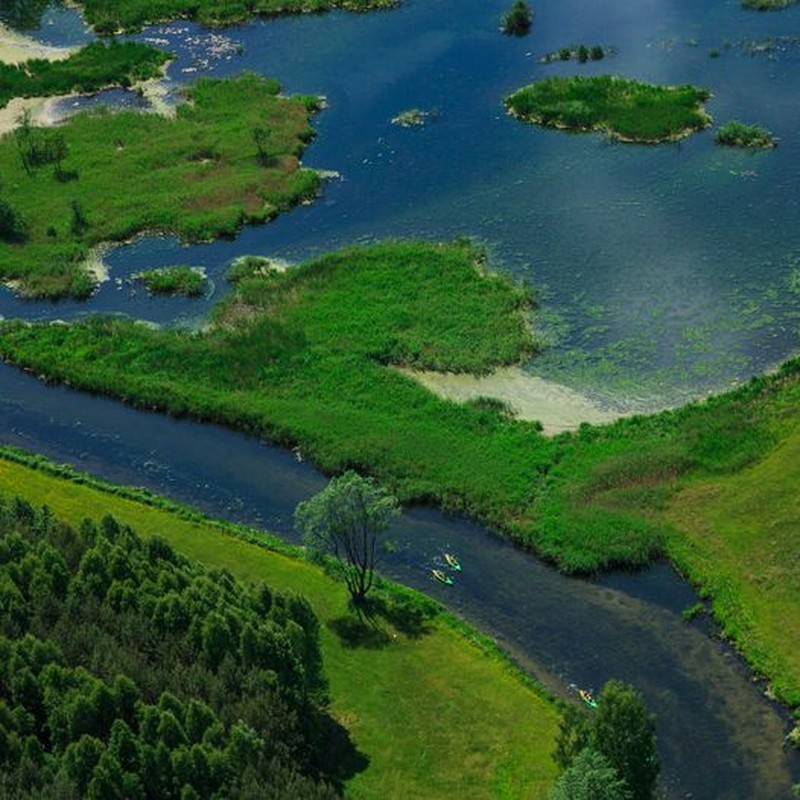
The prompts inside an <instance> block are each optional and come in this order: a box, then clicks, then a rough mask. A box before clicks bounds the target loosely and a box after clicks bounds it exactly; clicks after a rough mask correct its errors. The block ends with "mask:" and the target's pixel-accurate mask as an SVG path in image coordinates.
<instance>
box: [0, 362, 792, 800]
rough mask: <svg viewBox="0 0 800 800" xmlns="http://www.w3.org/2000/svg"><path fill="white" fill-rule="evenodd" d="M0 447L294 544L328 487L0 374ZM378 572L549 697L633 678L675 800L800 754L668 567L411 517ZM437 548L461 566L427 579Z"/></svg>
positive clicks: (759, 773) (261, 457) (762, 791)
mask: <svg viewBox="0 0 800 800" xmlns="http://www.w3.org/2000/svg"><path fill="white" fill-rule="evenodd" d="M0 387H2V394H1V395H0V420H2V425H0V442H2V443H3V444H13V445H16V446H20V447H24V448H26V449H28V450H31V451H34V452H37V453H42V454H44V455H47V456H49V457H50V458H53V459H55V460H57V461H60V462H64V463H69V464H72V465H74V466H75V467H77V468H79V469H82V470H86V471H88V472H91V473H93V474H95V475H99V476H101V477H103V478H106V479H108V480H112V481H117V482H120V483H125V484H130V485H136V486H145V487H147V488H149V489H151V490H153V491H155V492H159V493H162V494H165V495H168V496H170V497H172V498H175V499H176V500H179V501H182V502H185V503H188V504H191V505H193V506H197V507H198V508H200V509H202V510H203V511H205V512H207V513H209V514H211V515H213V516H218V517H224V518H226V519H229V520H232V521H236V522H242V523H246V524H252V525H258V526H261V527H265V528H268V529H269V530H272V531H274V532H276V533H278V534H280V535H282V536H285V537H286V538H288V539H290V540H291V539H293V537H294V533H293V531H292V514H293V511H294V508H295V505H296V504H297V503H298V502H299V501H301V500H304V499H307V498H308V497H310V496H311V495H312V494H314V493H315V492H316V491H318V490H319V489H320V488H322V486H324V484H325V480H326V479H325V478H324V476H322V475H321V474H319V473H318V472H317V471H316V470H315V469H314V468H313V467H312V466H310V465H308V464H305V463H303V462H300V461H298V459H297V457H296V456H295V454H294V453H292V452H291V451H288V450H284V449H280V448H274V447H270V446H267V445H265V444H264V443H263V442H260V441H258V440H255V439H252V438H249V437H246V436H243V435H241V434H238V433H235V432H233V431H229V430H225V429H221V428H217V427H214V426H210V425H201V424H198V423H194V422H190V421H186V420H174V419H170V418H167V417H164V416H160V415H157V414H152V413H147V412H142V411H136V410H134V409H131V408H128V407H126V406H124V405H123V404H121V403H118V402H115V401H112V400H108V399H106V398H101V397H94V396H91V395H88V394H84V393H80V392H76V391H74V390H71V389H69V388H67V387H59V386H56V387H45V386H43V385H42V384H41V383H40V382H39V381H38V380H37V379H36V378H34V377H33V376H31V375H28V374H26V373H23V372H20V371H17V370H15V369H13V368H11V367H9V366H7V365H2V366H0ZM393 537H394V539H395V540H396V542H397V544H398V548H397V551H396V553H394V555H393V556H392V557H391V559H390V560H389V561H388V562H387V564H386V566H385V572H386V574H387V575H389V576H390V577H392V578H395V579H397V580H399V581H401V582H403V583H405V584H407V585H409V586H413V587H415V588H418V589H421V590H423V591H426V592H428V593H430V594H432V595H433V596H436V597H437V598H439V599H441V600H442V601H443V602H444V603H446V604H447V605H448V606H449V607H450V608H451V609H453V610H454V611H455V612H456V613H458V614H460V615H461V616H462V617H464V618H465V619H466V620H468V621H469V622H471V623H472V624H474V625H475V626H476V627H477V628H479V629H480V630H482V631H483V632H485V633H487V634H489V635H490V636H493V637H495V638H496V639H497V641H498V643H499V644H500V645H501V646H502V647H504V648H505V649H506V650H508V651H509V652H510V653H511V654H512V655H513V656H514V657H515V658H516V659H517V660H518V661H519V663H520V664H521V665H522V666H524V667H525V668H526V669H529V670H530V671H531V672H532V673H533V674H534V675H536V677H537V678H539V680H541V681H542V682H543V683H544V684H545V685H546V686H548V688H550V689H551V690H552V691H553V692H554V693H556V694H559V695H562V696H564V695H567V694H569V690H568V686H569V684H571V683H575V684H578V685H580V686H584V687H593V688H595V689H599V688H600V687H601V686H602V685H603V683H605V681H607V680H609V679H610V678H619V679H622V680H625V681H628V682H630V683H631V684H633V685H634V686H635V687H636V688H637V689H638V690H639V691H641V692H642V694H643V695H644V697H645V698H646V701H647V703H648V705H649V707H650V708H651V709H652V710H653V711H654V712H655V713H656V714H657V716H658V737H659V750H660V754H661V758H662V762H663V767H664V775H663V783H664V787H665V789H666V792H667V796H668V797H670V798H680V797H694V798H710V799H711V798H713V800H752V798H759V800H782V798H787V797H788V796H789V792H790V787H791V785H792V783H793V782H794V781H797V780H800V758H798V755H797V753H795V752H788V751H785V750H784V749H783V748H782V747H781V742H782V738H783V736H784V735H785V733H786V732H787V720H786V718H785V715H784V714H782V713H781V710H780V709H779V708H778V707H777V706H776V705H775V704H773V703H771V702H770V701H768V700H767V699H766V698H765V697H764V696H763V692H762V689H761V687H759V685H758V684H756V683H754V682H753V681H752V680H751V677H750V675H749V673H748V671H747V670H746V669H745V668H744V666H743V664H742V663H741V661H740V660H739V659H738V658H737V657H736V656H735V655H734V654H733V653H732V652H731V650H730V649H729V648H728V647H727V646H725V645H724V644H722V643H720V642H719V641H718V640H716V639H714V638H712V637H709V636H708V635H707V633H706V632H705V631H703V630H701V629H700V628H698V627H695V626H692V625H687V624H685V623H683V622H682V621H681V619H680V611H681V610H682V609H683V608H686V607H687V606H689V605H691V604H692V603H693V602H694V597H693V595H692V593H691V591H690V590H689V588H688V587H687V586H686V584H685V583H684V582H682V581H681V580H679V579H678V578H677V577H676V576H675V574H674V573H673V572H672V570H671V569H670V568H669V567H668V566H667V565H660V566H657V567H654V568H653V569H651V570H649V571H647V572H644V573H642V574H639V575H635V576H634V575H611V576H607V577H605V578H603V579H602V580H599V581H584V580H577V579H569V578H565V577H564V576H562V575H560V574H559V573H557V572H555V571H554V570H552V569H550V568H548V567H546V566H544V565H542V564H541V563H539V562H538V561H537V560H536V559H535V558H533V557H532V556H530V555H529V554H526V553H524V552H522V551H520V550H519V549H517V548H515V547H513V546H511V545H510V544H508V543H507V542H505V541H503V540H501V539H499V538H497V537H494V536H492V535H491V534H489V533H488V532H487V531H485V530H483V529H482V528H481V527H480V526H478V525H476V524H474V523H472V522H469V521H468V520H464V519H459V518H452V517H447V516H444V515H442V514H440V513H438V512H435V511H433V510H430V509H412V510H410V511H408V512H407V513H406V514H405V515H404V516H403V517H402V519H401V520H400V522H399V523H398V524H397V525H396V526H395V529H394V531H393ZM445 550H453V551H455V552H457V553H458V555H459V558H460V560H461V562H462V564H463V567H464V569H463V572H462V573H461V574H460V575H458V577H457V581H456V583H455V584H454V585H453V586H449V587H445V586H442V585H441V584H438V583H436V582H435V581H431V580H430V577H429V575H430V568H431V567H432V566H434V564H436V563H437V561H438V560H441V557H442V553H443V552H444V551H445Z"/></svg>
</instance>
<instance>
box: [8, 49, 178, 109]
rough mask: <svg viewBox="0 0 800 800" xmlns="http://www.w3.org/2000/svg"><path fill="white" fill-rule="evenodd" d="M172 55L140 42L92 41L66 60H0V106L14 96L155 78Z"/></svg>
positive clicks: (46, 94) (94, 88) (86, 89)
mask: <svg viewBox="0 0 800 800" xmlns="http://www.w3.org/2000/svg"><path fill="white" fill-rule="evenodd" d="M168 60H169V55H167V53H165V52H163V51H162V50H157V49H156V48H155V47H150V46H149V45H145V44H140V43H138V42H117V41H113V42H111V43H110V44H108V45H106V44H103V43H102V42H93V43H92V44H89V45H86V47H83V48H81V49H80V50H78V51H76V52H75V53H73V54H72V55H71V56H70V57H69V58H67V59H65V60H63V61H47V60H46V59H32V60H30V61H26V62H24V63H22V64H4V63H0V107H3V106H5V105H6V104H7V103H8V101H9V100H11V99H12V98H14V97H49V96H51V95H60V94H69V93H70V92H95V91H97V90H98V89H102V88H104V87H106V86H130V85H131V84H133V83H137V82H139V81H145V80H149V79H150V78H155V77H157V76H158V75H159V74H160V73H161V68H162V67H163V65H164V64H165V63H166V62H167V61H168Z"/></svg>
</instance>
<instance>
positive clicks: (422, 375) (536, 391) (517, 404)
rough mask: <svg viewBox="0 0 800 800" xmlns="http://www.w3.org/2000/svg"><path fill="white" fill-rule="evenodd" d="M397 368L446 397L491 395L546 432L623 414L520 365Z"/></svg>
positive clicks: (460, 398) (602, 421) (460, 399)
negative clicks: (471, 370) (475, 370)
mask: <svg viewBox="0 0 800 800" xmlns="http://www.w3.org/2000/svg"><path fill="white" fill-rule="evenodd" d="M401 372H402V373H403V374H404V375H408V376H409V377H411V378H414V379H415V380H417V381H419V382H420V383H421V384H422V385H423V386H424V387H425V388H426V389H428V390H429V391H431V392H433V393H434V394H436V395H438V396H439V397H443V398H445V399H447V400H454V401H456V402H464V401H466V400H474V399H476V398H478V397H495V398H497V399H498V400H502V401H504V402H505V403H507V404H508V405H509V406H510V407H511V408H512V409H513V410H514V411H515V412H516V414H517V417H518V418H519V419H525V420H539V422H541V423H542V425H543V426H544V433H546V434H548V435H554V434H557V433H562V432H563V431H571V430H575V429H577V428H578V427H579V426H580V424H581V423H582V422H589V423H592V424H603V423H607V422H613V421H614V420H615V419H618V418H619V417H621V416H623V413H622V412H621V411H612V410H609V409H605V408H601V407H600V406H599V405H597V403H595V402H594V401H593V400H591V399H590V398H588V397H586V396H585V395H582V394H580V392H576V391H575V390H574V389H570V388H569V387H568V386H564V385H562V384H559V383H554V382H553V381H547V380H545V379H544V378H539V377H537V376H536V375H530V374H529V373H527V372H525V371H524V370H523V369H521V368H520V367H504V368H502V369H498V370H495V371H494V372H493V373H491V374H490V375H485V376H476V375H467V374H461V373H458V374H456V373H446V372H429V371H423V370H411V369H401Z"/></svg>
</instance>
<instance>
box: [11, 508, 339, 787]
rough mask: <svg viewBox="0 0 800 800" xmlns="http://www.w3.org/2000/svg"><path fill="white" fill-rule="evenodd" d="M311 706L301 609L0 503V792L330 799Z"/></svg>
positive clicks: (312, 674) (312, 626)
mask: <svg viewBox="0 0 800 800" xmlns="http://www.w3.org/2000/svg"><path fill="white" fill-rule="evenodd" d="M327 702H328V696H327V684H326V679H325V675H324V671H323V665H322V656H321V650H320V644H319V631H318V621H317V619H316V617H315V615H314V613H313V611H312V609H311V608H310V606H309V604H308V602H307V601H306V600H305V599H304V598H302V597H299V596H295V595H285V594H280V593H277V592H273V591H272V590H270V588H269V587H268V586H266V585H265V584H263V583H262V584H258V585H247V586H245V585H243V584H241V583H239V582H237V581H236V580H235V579H234V578H233V576H232V575H231V574H230V573H228V572H227V571H224V570H212V571H209V570H206V569H204V568H202V567H201V566H199V565H197V564H195V563H192V562H189V561H188V560H187V559H185V558H183V557H182V556H180V555H178V554H176V553H175V552H174V551H173V550H172V548H171V547H170V546H169V545H168V544H167V543H166V542H165V541H164V540H163V539H160V538H153V539H147V540H144V539H142V538H141V537H139V536H138V535H137V534H136V533H135V532H134V531H133V530H131V529H130V528H129V527H127V526H123V525H120V524H119V523H118V522H117V521H116V520H115V519H113V518H112V517H105V518H104V519H103V520H102V522H101V523H99V524H97V523H95V522H92V521H88V520H87V521H85V522H84V523H83V524H82V525H81V526H80V527H79V528H78V529H75V528H73V527H70V526H68V525H66V524H64V523H63V522H61V521H59V520H57V519H56V518H55V517H54V516H53V514H52V513H51V512H50V511H49V510H48V509H47V508H43V509H41V510H37V509H34V508H33V507H31V506H30V505H29V504H28V503H27V502H26V501H24V500H21V499H16V500H14V501H13V502H2V501H0V772H2V777H1V778H0V795H2V796H3V797H8V798H20V799H22V798H33V797H37V798H51V797H52V798H66V800H69V798H79V797H87V798H98V800H99V798H103V800H108V799H109V798H126V800H132V799H133V800H137V799H141V800H150V798H153V800H155V798H159V799H162V798H166V799H169V798H176V800H177V799H178V798H180V800H194V798H204V799H205V798H209V799H213V798H258V797H284V796H291V797H293V798H294V797H296V798H310V799H314V798H333V797H337V796H338V789H337V787H336V786H335V783H336V781H335V780H334V779H333V777H332V776H330V775H328V774H326V767H325V753H324V744H325V742H324V739H325V737H326V735H327V734H329V733H330V731H331V729H332V728H331V726H335V725H336V723H334V722H333V721H332V720H331V719H330V717H329V716H328V715H327V713H326V706H327Z"/></svg>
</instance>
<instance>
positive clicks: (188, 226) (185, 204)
mask: <svg viewBox="0 0 800 800" xmlns="http://www.w3.org/2000/svg"><path fill="white" fill-rule="evenodd" d="M278 92H279V86H278V84H277V83H276V82H275V81H271V80H266V79H263V78H260V77H257V76H255V75H244V76H242V77H240V78H236V79H233V80H211V79H203V80H200V81H198V83H197V84H196V85H195V86H194V87H192V88H191V89H190V90H188V97H187V102H186V103H184V104H183V105H181V106H179V107H178V109H177V115H176V117H175V118H174V119H170V118H165V117H160V116H157V115H155V114H140V113H136V112H119V113H111V112H103V111H99V112H93V113H84V114H80V115H78V116H76V117H73V118H71V119H70V120H69V121H68V122H67V123H65V124H64V125H61V126H59V127H58V128H57V129H45V128H37V127H34V126H30V125H25V126H23V127H22V128H20V129H18V130H17V131H15V132H14V134H10V135H6V136H5V137H3V138H2V139H0V174H2V176H3V182H2V185H1V186H0V280H4V281H6V282H13V284H12V285H13V286H14V288H15V289H16V290H17V291H18V292H19V293H20V294H22V295H24V296H31V297H61V296H65V295H71V296H74V297H83V296H86V295H88V294H89V293H90V292H91V291H92V290H93V288H94V278H93V277H92V276H91V275H90V274H89V273H88V272H87V270H86V268H85V266H84V264H85V262H86V259H87V256H88V254H89V251H90V250H91V248H92V247H94V246H96V245H98V244H100V243H101V242H109V241H124V240H126V239H129V238H131V237H133V236H136V235H137V234H140V233H143V232H147V231H165V232H174V233H176V234H178V235H179V236H181V237H183V238H184V239H186V240H192V241H197V240H208V239H211V238H213V237H216V236H232V235H234V234H235V233H236V231H237V230H238V229H239V227H240V226H241V225H242V224H244V223H249V222H263V221H265V220H267V219H269V218H271V217H272V216H274V215H275V214H277V213H279V212H280V211H282V210H284V209H286V208H289V207H290V206H292V205H293V204H295V203H297V202H299V201H300V200H303V199H306V198H310V197H313V196H314V195H315V194H316V192H317V190H318V187H319V176H318V175H317V174H316V173H315V172H313V171H312V170H308V169H302V168H301V167H300V162H299V156H300V154H301V153H302V151H303V150H304V148H305V147H306V145H307V143H308V142H309V141H310V140H311V138H312V136H313V130H312V128H311V127H310V125H309V118H310V115H311V114H312V113H313V111H314V110H315V109H317V108H318V100H317V99H316V98H313V97H297V98H285V97H281V96H279V94H278Z"/></svg>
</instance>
